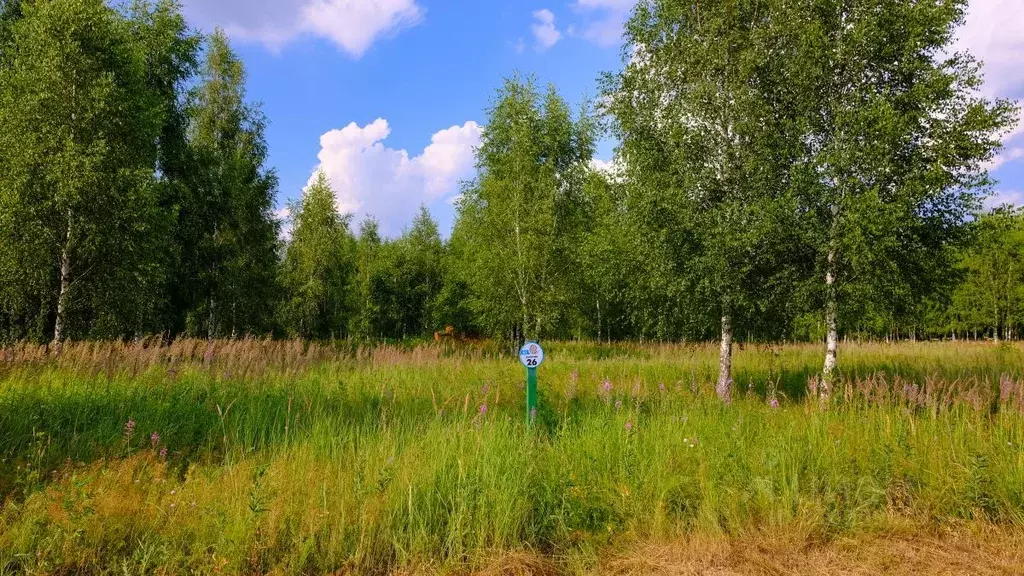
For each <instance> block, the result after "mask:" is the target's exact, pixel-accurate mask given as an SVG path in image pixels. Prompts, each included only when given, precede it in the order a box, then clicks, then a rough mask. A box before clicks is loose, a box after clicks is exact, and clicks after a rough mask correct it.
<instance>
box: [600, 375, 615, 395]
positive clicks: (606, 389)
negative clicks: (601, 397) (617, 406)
mask: <svg viewBox="0 0 1024 576" xmlns="http://www.w3.org/2000/svg"><path fill="white" fill-rule="evenodd" d="M601 389H602V390H604V393H605V394H610V393H611V391H612V381H611V380H609V379H607V378H605V379H604V384H602V385H601Z"/></svg>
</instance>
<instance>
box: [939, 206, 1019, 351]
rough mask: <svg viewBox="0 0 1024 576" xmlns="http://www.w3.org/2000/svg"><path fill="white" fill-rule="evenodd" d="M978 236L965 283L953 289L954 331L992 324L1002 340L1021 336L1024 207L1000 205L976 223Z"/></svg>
mask: <svg viewBox="0 0 1024 576" xmlns="http://www.w3.org/2000/svg"><path fill="white" fill-rule="evenodd" d="M973 228H974V234H975V240H974V242H972V243H971V244H969V245H968V246H967V248H966V249H964V250H963V252H962V254H961V256H960V268H961V270H962V272H963V278H964V280H963V282H962V283H961V284H959V285H958V286H957V288H956V291H955V292H954V293H953V306H952V308H951V309H950V316H951V317H952V318H951V320H952V329H953V330H967V331H970V330H978V329H979V328H980V329H981V330H982V332H985V331H987V330H988V329H989V328H991V331H992V335H993V337H994V338H995V339H996V340H999V339H1000V338H1006V339H1010V338H1014V337H1018V336H1019V330H1020V328H1021V327H1022V326H1024V212H1022V211H1021V210H1020V209H1015V208H1012V207H1007V206H1003V207H999V208H996V209H995V210H993V211H992V212H990V213H988V214H985V215H982V216H980V217H979V218H978V219H977V220H976V221H975V223H974V226H973Z"/></svg>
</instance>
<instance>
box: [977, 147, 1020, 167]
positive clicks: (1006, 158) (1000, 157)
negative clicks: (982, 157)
mask: <svg viewBox="0 0 1024 576" xmlns="http://www.w3.org/2000/svg"><path fill="white" fill-rule="evenodd" d="M1021 158H1024V147H1021V146H1016V147H1014V148H1010V149H1008V150H1004V151H1003V152H1002V153H1000V154H997V155H996V156H995V157H993V158H992V160H990V161H989V163H988V164H987V165H986V166H985V169H986V170H988V171H989V172H994V171H996V170H998V169H999V168H1000V167H1001V166H1002V165H1003V164H1007V163H1009V162H1013V161H1015V160H1019V159H1021Z"/></svg>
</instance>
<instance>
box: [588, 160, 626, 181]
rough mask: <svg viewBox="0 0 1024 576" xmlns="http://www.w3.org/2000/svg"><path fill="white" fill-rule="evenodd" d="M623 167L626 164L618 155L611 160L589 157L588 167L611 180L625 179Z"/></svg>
mask: <svg viewBox="0 0 1024 576" xmlns="http://www.w3.org/2000/svg"><path fill="white" fill-rule="evenodd" d="M625 168H626V166H625V165H624V164H623V163H622V160H621V159H619V158H618V157H615V158H612V159H611V160H601V159H600V158H591V159H590V169H591V170H594V171H595V172H600V173H602V174H604V175H605V176H606V177H607V178H608V179H609V180H611V181H613V182H622V181H623V180H624V179H625Z"/></svg>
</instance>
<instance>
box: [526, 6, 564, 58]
mask: <svg viewBox="0 0 1024 576" xmlns="http://www.w3.org/2000/svg"><path fill="white" fill-rule="evenodd" d="M530 30H531V31H532V32H533V38H534V39H535V40H536V41H537V50H538V51H544V50H547V49H548V48H551V47H552V46H554V45H555V44H557V43H558V41H559V40H561V39H562V33H561V32H559V31H558V28H557V27H555V15H554V14H553V13H552V12H551V10H548V9H547V8H544V9H543V10H537V11H536V12H534V13H533V24H532V25H531V26H530Z"/></svg>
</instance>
